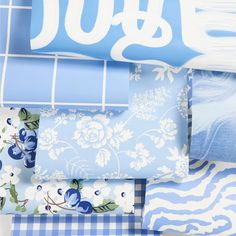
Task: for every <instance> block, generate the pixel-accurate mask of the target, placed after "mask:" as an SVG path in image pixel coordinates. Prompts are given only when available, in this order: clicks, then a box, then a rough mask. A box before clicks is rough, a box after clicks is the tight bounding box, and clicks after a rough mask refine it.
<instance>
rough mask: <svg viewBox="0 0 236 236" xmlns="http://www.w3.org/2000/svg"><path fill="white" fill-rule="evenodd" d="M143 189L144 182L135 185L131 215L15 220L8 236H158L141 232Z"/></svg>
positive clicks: (137, 181) (41, 217)
mask: <svg viewBox="0 0 236 236" xmlns="http://www.w3.org/2000/svg"><path fill="white" fill-rule="evenodd" d="M145 185H146V181H145V180H136V182H135V214H134V215H93V216H69V215H68V216H52V217H50V216H38V217H37V216H28V217H26V216H15V217H14V218H13V222H12V223H13V224H12V236H57V235H63V236H64V235H66V236H70V235H76V236H77V235H85V236H91V235H93V236H94V235H98V236H99V235H109V236H114V235H122V236H128V235H136V236H139V235H147V236H151V235H153V236H154V235H160V234H159V233H158V232H155V231H148V230H142V229H141V223H142V222H141V220H142V209H143V204H144V195H145Z"/></svg>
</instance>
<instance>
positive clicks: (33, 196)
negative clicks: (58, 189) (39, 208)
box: [25, 175, 49, 202]
mask: <svg viewBox="0 0 236 236" xmlns="http://www.w3.org/2000/svg"><path fill="white" fill-rule="evenodd" d="M31 183H32V184H33V185H32V186H29V187H28V188H26V190H25V197H26V198H27V199H29V200H36V201H37V202H40V201H42V200H43V198H44V196H45V194H46V193H47V191H48V190H49V189H48V188H45V187H43V185H42V181H41V180H39V179H38V178H36V176H35V175H32V177H31Z"/></svg>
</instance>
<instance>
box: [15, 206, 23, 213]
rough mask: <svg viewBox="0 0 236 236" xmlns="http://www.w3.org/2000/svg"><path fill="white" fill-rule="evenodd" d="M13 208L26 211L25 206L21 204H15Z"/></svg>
mask: <svg viewBox="0 0 236 236" xmlns="http://www.w3.org/2000/svg"><path fill="white" fill-rule="evenodd" d="M15 210H16V211H19V212H26V207H25V206H21V205H16V208H15Z"/></svg>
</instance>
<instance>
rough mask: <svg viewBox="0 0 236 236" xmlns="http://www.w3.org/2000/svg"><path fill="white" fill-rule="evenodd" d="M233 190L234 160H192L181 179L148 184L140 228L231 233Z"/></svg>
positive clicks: (235, 223) (235, 227)
mask: <svg viewBox="0 0 236 236" xmlns="http://www.w3.org/2000/svg"><path fill="white" fill-rule="evenodd" d="M235 193H236V164H235V163H226V162H213V161H209V162H208V161H199V160H193V161H191V162H190V171H189V176H188V177H186V178H185V179H183V180H182V181H177V180H173V181H169V182H166V181H162V180H156V181H150V182H149V183H148V184H147V187H146V195H145V206H144V213H143V228H144V229H149V230H158V231H166V232H172V233H177V235H179V234H178V233H183V234H184V235H209V236H212V235H222V236H223V235H232V236H233V235H235V232H236V208H235V201H236V194H235ZM181 235H182V234H181Z"/></svg>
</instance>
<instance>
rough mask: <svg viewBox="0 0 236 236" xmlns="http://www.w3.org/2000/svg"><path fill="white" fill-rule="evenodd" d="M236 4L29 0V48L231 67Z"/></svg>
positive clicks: (223, 0)
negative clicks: (30, 4) (30, 21)
mask: <svg viewBox="0 0 236 236" xmlns="http://www.w3.org/2000/svg"><path fill="white" fill-rule="evenodd" d="M235 8H236V2H234V1H231V0H213V1H210V2H209V3H208V2H207V3H206V2H205V1H196V0H188V1H186V0H162V1H155V0H142V1H140V0H133V1H125V0H120V1H115V0H110V1H106V0H86V1H67V0H54V1H43V0H33V11H32V24H31V48H32V49H33V50H35V51H37V52H47V53H48V52H49V53H51V52H54V53H55V52H56V53H64V54H67V53H69V54H76V53H77V54H84V55H87V56H91V57H95V58H100V59H106V60H118V61H132V62H139V63H149V64H158V65H166V64H169V65H171V66H174V67H180V66H185V67H188V68H196V69H210V70H226V71H227V70H229V71H236V66H235V63H234V61H235V60H236V53H235V51H236V30H235V27H234V26H235V23H234V22H235V19H236V14H235V12H233V11H232V9H235Z"/></svg>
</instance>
